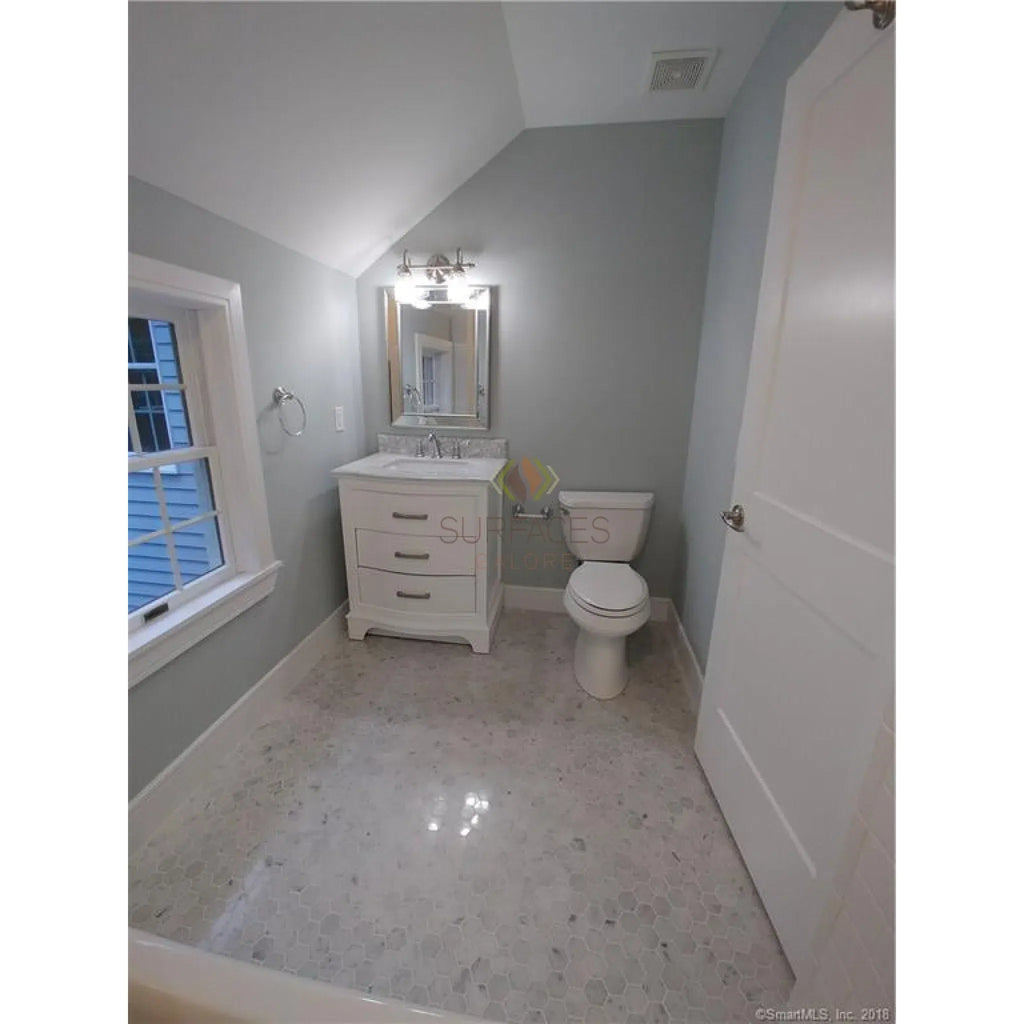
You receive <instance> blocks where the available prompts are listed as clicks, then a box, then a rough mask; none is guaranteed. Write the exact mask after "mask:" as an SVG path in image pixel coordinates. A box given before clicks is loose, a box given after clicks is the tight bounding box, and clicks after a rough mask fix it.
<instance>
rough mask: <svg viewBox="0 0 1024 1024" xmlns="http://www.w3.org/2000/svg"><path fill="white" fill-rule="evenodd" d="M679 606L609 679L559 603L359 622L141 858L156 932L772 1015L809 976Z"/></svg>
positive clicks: (456, 988) (734, 1014)
mask: <svg viewBox="0 0 1024 1024" xmlns="http://www.w3.org/2000/svg"><path fill="white" fill-rule="evenodd" d="M668 629H669V627H668V626H667V625H665V624H656V623H650V624H648V625H647V626H645V627H644V629H642V630H641V631H640V632H639V633H637V634H636V635H635V636H634V637H632V638H631V639H630V649H629V650H630V659H631V663H632V665H633V669H632V676H631V679H630V683H629V685H628V687H627V689H626V691H625V693H624V694H622V695H621V696H620V697H618V698H616V699H615V700H613V701H610V702H600V701H597V700H594V699H592V698H590V697H587V696H586V695H585V694H584V693H583V691H582V690H580V689H579V688H578V687H577V686H576V683H575V680H574V679H573V674H572V647H573V641H574V626H573V625H572V623H571V622H570V620H569V619H568V618H567V617H566V616H563V615H552V614H546V613H540V612H524V611H506V612H505V613H504V614H503V616H502V619H501V621H500V623H499V627H498V634H497V637H496V643H495V645H494V647H493V649H492V653H491V654H490V655H474V654H472V653H471V652H470V650H469V648H468V647H464V646H461V645H451V644H437V643H426V642H420V641H413V640H399V639H391V638H387V637H374V636H370V637H368V638H367V640H366V641H364V642H361V643H353V642H349V641H348V640H346V639H342V640H339V642H338V645H337V648H336V650H335V651H334V652H333V653H331V654H330V655H328V656H327V657H326V658H324V659H323V660H322V661H321V662H320V664H319V665H318V666H317V667H316V668H315V669H314V670H313V671H312V672H311V673H310V674H309V676H308V677H307V678H306V679H305V680H304V681H303V682H302V683H301V684H300V685H299V686H298V687H297V688H296V689H295V690H294V691H293V692H292V693H291V694H290V695H289V696H288V697H287V698H286V699H284V700H283V701H281V703H280V704H279V706H278V708H277V709H276V712H275V713H274V714H272V715H270V716H269V717H268V719H267V721H266V722H265V724H263V725H262V726H261V727H260V728H259V729H257V730H256V731H255V732H254V733H253V734H252V735H251V736H250V737H249V739H248V740H246V741H245V742H244V743H243V744H242V745H241V746H240V747H239V749H238V750H237V751H236V752H235V753H234V754H233V755H232V756H231V757H229V758H228V759H227V760H225V762H224V763H223V764H222V765H221V767H220V769H219V770H218V772H217V773H216V774H215V775H213V776H212V777H211V778H210V779H209V780H208V782H207V783H206V784H205V786H204V787H203V789H202V790H201V791H198V792H196V793H195V794H194V795H193V796H192V797H191V798H190V800H189V801H188V802H187V803H186V804H185V805H184V806H183V807H182V808H181V809H180V810H179V811H177V812H176V813H175V815H174V816H173V817H172V819H170V820H169V821H167V822H166V823H165V824H164V826H163V827H162V828H161V830H160V832H159V833H158V834H157V835H156V836H154V838H153V840H152V841H151V842H150V843H149V844H148V845H147V846H146V847H144V848H143V849H142V850H141V851H139V852H138V854H137V855H136V856H134V857H133V858H132V860H131V864H130V895H129V917H130V920H131V923H132V924H133V925H135V926H137V927H139V928H142V929H145V930H147V931H151V932H155V933H157V934H160V935H164V936H167V937H169V938H173V939H178V940H180V941H183V942H187V943H191V944H193V945H195V946H199V947H201V948H203V949H207V950H212V951H215V952H218V953H223V954H226V955H228V956H232V957H237V958H239V959H242V960H254V961H256V962H259V963H262V964H264V965H265V966H267V967H272V968H277V969H280V970H285V971H291V972H295V973H298V974H300V975H304V976H308V977H313V978H319V979H321V980H324V981H329V982H333V983H335V984H339V985H346V986H349V987H352V988H355V989H361V990H363V991H366V992H371V993H373V994H376V995H386V996H392V997H396V998H398V999H402V1000H406V1001H409V1002H412V1003H417V1004H420V1005H423V1006H430V1007H440V1008H448V1009H452V1010H457V1011H460V1012H468V1013H470V1014H476V1015H479V1016H482V1017H485V1018H488V1019H492V1020H499V1021H510V1022H519V1021H537V1022H544V1021H546V1022H547V1024H557V1022H560V1021H586V1022H588V1024H596V1022H601V1021H608V1022H614V1024H622V1022H628V1024H639V1022H641V1021H687V1022H693V1021H705V1020H711V1021H744V1022H746V1021H753V1020H754V1019H755V1017H754V1011H755V1009H756V1008H758V1007H761V1006H764V1007H781V1006H783V1005H784V1003H785V999H786V996H787V995H788V993H789V989H790V986H791V985H792V975H791V973H790V970H789V967H788V965H787V963H786V960H785V959H784V957H783V955H782V952H781V950H780V948H779V945H778V942H777V940H776V938H775V935H774V932H773V931H772V928H771V926H770V924H769V922H768V919H767V917H766V916H765V912H764V909H763V908H762V906H761V903H760V901H759V899H758V897H757V895H756V893H755V892H754V891H753V888H752V886H751V882H750V878H749V876H748V875H747V872H746V869H745V868H744V866H743V862H742V861H741V859H740V856H739V853H738V851H737V850H736V847H735V845H734V843H733V841H732V838H731V836H730V834H729V832H728V830H727V828H726V826H725V824H724V822H723V820H722V817H721V813H720V811H719V810H718V807H717V805H716V804H715V801H714V799H713V797H712V796H711V793H710V791H709V789H708V787H707V784H706V782H705V781H704V777H703V775H702V774H701V771H700V768H699V767H698V765H697V762H696V760H695V758H694V755H693V730H694V718H693V716H692V715H691V714H690V713H689V711H688V710H687V707H686V701H685V697H684V695H683V689H682V685H681V682H680V677H679V674H678V670H677V669H676V667H675V662H674V659H673V655H672V650H671V646H670V634H669V633H668Z"/></svg>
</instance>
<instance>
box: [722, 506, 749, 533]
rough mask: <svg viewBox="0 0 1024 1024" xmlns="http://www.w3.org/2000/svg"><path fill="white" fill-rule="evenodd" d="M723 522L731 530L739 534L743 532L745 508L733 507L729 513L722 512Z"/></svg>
mask: <svg viewBox="0 0 1024 1024" xmlns="http://www.w3.org/2000/svg"><path fill="white" fill-rule="evenodd" d="M721 516H722V522H723V523H725V525H726V526H728V527H729V529H730V530H735V531H736V532H737V533H742V532H743V519H744V513H743V506H742V505H733V507H732V508H731V509H729V510H728V511H727V512H722V513H721Z"/></svg>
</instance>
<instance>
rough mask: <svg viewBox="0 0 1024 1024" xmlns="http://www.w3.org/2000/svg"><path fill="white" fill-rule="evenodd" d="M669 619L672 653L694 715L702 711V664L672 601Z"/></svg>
mask: <svg viewBox="0 0 1024 1024" xmlns="http://www.w3.org/2000/svg"><path fill="white" fill-rule="evenodd" d="M668 619H669V623H670V624H671V625H672V630H671V634H672V652H673V654H675V656H676V664H677V665H678V666H679V671H680V673H681V674H682V677H683V686H684V687H685V688H686V696H687V697H688V698H689V700H690V707H691V708H692V710H693V713H694V714H697V712H698V711H699V710H700V698H701V694H702V693H703V692H704V673H703V672H701V670H700V662H698V661H697V655H696V654H694V653H693V647H692V646H691V644H690V638H689V637H688V636H687V635H686V630H685V629H683V624H682V622H681V621H680V619H679V613H678V612H677V611H676V606H675V604H674V603H673V602H672V601H669V602H668Z"/></svg>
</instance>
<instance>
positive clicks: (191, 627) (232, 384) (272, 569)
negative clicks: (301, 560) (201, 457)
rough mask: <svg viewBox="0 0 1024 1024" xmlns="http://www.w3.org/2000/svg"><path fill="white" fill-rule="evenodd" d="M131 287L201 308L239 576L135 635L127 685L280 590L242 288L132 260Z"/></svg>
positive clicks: (210, 412) (211, 422)
mask: <svg viewBox="0 0 1024 1024" xmlns="http://www.w3.org/2000/svg"><path fill="white" fill-rule="evenodd" d="M128 286H129V288H130V289H132V290H133V292H135V293H136V294H143V295H146V296H149V297H151V298H153V299H154V300H156V301H157V302H162V303H171V304H173V305H178V306H185V307H187V308H189V309H192V310H195V321H194V325H195V327H196V329H197V332H198V337H199V354H200V359H201V360H202V366H203V383H204V384H205V390H206V394H207V396H212V395H216V397H217V401H216V403H212V402H207V403H206V425H207V429H208V430H209V432H210V434H211V438H212V440H213V442H214V443H215V444H216V447H217V449H218V451H219V452H220V465H221V487H222V490H223V494H222V495H219V496H218V497H217V502H218V507H219V508H220V509H221V510H222V511H223V514H224V516H225V518H226V519H227V521H228V522H229V523H230V529H231V537H232V543H233V547H234V560H235V567H236V569H237V574H236V575H235V576H234V577H233V578H231V579H229V580H226V581H225V582H223V583H221V584H219V585H217V586H216V587H213V588H211V589H209V590H206V591H205V592H204V593H202V594H201V595H199V596H197V597H196V598H195V599H194V600H192V601H189V602H187V603H186V604H183V605H181V606H179V607H178V608H175V609H172V610H171V611H170V612H168V613H167V614H166V615H163V616H161V617H160V618H159V619H155V620H154V621H153V622H151V623H149V624H148V625H147V626H144V627H142V628H141V629H137V630H135V632H133V633H132V634H131V635H130V636H129V641H128V687H129V689H130V688H131V687H133V686H135V685H136V684H137V683H140V682H142V680H143V679H145V678H146V677H147V676H149V675H151V674H152V673H153V672H155V671H157V669H159V668H162V667H163V666H164V665H166V664H167V663H168V662H170V661H172V660H173V659H174V658H176V657H178V655H180V654H183V653H184V652H185V651H186V650H188V649H189V648H190V647H192V646H193V645H195V644H197V643H199V641H200V640H203V639H204V638H205V637H207V636H209V635H210V634H211V633H213V632H214V631H215V630H217V629H219V628H220V627H221V626H223V625H224V624H225V623H227V622H229V621H230V620H231V619H233V618H235V617H236V616H238V615H240V614H241V613H242V612H244V611H245V610H246V609H247V608H251V607H252V606H253V605H254V604H256V602H257V601H261V600H262V599H263V598H265V597H267V595H269V594H270V593H271V591H273V589H274V585H275V583H276V581H277V573H278V570H279V569H280V568H281V562H279V561H277V560H276V559H275V557H274V549H273V544H272V543H271V537H270V519H269V517H268V514H267V495H266V488H265V486H264V482H263V465H262V463H261V461H260V450H259V439H258V436H257V432H256V415H255V409H254V405H253V396H252V383H251V377H250V373H249V352H248V346H247V343H246V337H245V325H244V322H243V319H242V289H241V287H240V286H239V285H238V284H236V283H235V282H233V281H225V280H224V279H222V278H219V277H212V276H211V275H209V274H201V273H199V272H198V271H194V270H187V269H185V268H184V267H177V266H174V265H173V264H170V263H163V262H161V261H160V260H154V259H150V258H149V257H146V256H137V255H135V254H133V253H129V254H128Z"/></svg>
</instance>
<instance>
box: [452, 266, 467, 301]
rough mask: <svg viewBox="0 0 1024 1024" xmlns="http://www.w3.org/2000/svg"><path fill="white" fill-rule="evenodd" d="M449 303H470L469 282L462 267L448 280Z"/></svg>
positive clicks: (453, 272)
mask: <svg viewBox="0 0 1024 1024" xmlns="http://www.w3.org/2000/svg"><path fill="white" fill-rule="evenodd" d="M448 301H449V302H460V303H461V302H468V301H469V282H468V281H467V280H466V272H465V271H464V270H463V269H462V267H456V268H455V269H454V270H453V271H452V275H451V277H450V278H449V280H448Z"/></svg>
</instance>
